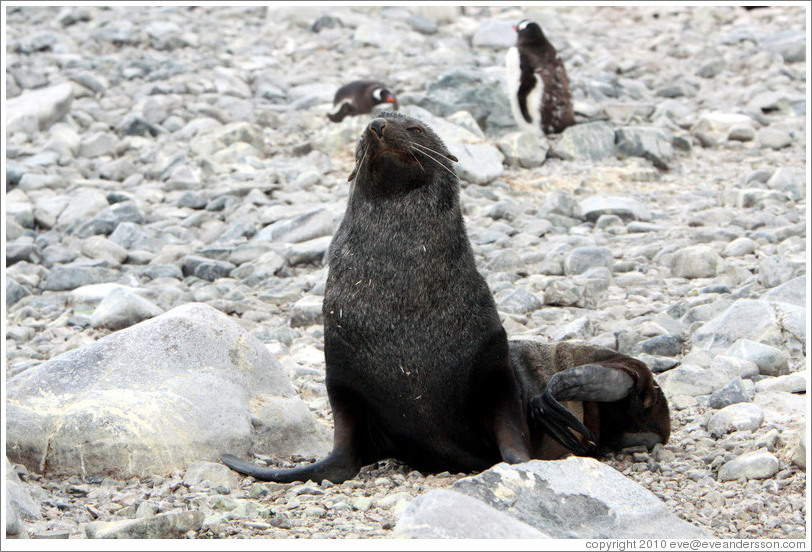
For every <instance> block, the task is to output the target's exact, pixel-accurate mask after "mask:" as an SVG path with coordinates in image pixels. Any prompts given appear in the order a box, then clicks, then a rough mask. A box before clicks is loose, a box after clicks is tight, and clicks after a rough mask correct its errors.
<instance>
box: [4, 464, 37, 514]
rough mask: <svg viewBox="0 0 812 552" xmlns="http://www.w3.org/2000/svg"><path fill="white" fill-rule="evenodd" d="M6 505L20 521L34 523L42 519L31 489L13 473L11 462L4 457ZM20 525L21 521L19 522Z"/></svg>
mask: <svg viewBox="0 0 812 552" xmlns="http://www.w3.org/2000/svg"><path fill="white" fill-rule="evenodd" d="M5 491H6V492H5V495H6V504H7V505H8V506H11V507H12V508H13V509H14V513H15V514H16V515H17V516H18V517H19V518H21V520H28V521H34V520H38V519H42V513H41V511H40V503H39V501H38V500H36V499H35V498H34V497H33V496H32V494H31V489H30V488H29V487H28V485H26V484H25V483H23V482H22V481H21V480H20V477H19V476H18V475H17V473H16V472H15V471H14V468H13V467H12V465H11V462H9V461H8V457H6V485H5ZM20 525H22V521H20Z"/></svg>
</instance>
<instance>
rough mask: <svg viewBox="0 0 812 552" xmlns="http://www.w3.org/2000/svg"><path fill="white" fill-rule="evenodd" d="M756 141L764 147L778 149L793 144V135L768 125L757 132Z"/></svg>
mask: <svg viewBox="0 0 812 552" xmlns="http://www.w3.org/2000/svg"><path fill="white" fill-rule="evenodd" d="M756 141H757V142H758V144H759V146H761V147H762V148H765V149H767V148H768V149H774V150H778V149H781V148H785V147H787V146H789V145H790V144H792V137H791V136H790V135H789V134H787V133H786V132H784V131H783V130H777V129H774V128H770V127H767V128H762V129H761V130H759V131H758V133H756Z"/></svg>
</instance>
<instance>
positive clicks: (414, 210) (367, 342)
mask: <svg viewBox="0 0 812 552" xmlns="http://www.w3.org/2000/svg"><path fill="white" fill-rule="evenodd" d="M453 161H456V158H454V156H453V155H451V154H450V153H449V152H448V150H447V149H446V147H445V145H444V144H443V142H442V140H441V139H440V138H439V137H438V136H437V135H436V134H435V133H434V132H433V131H432V130H431V128H429V127H428V126H426V125H425V124H424V123H422V122H421V121H419V120H416V119H412V118H409V117H406V116H403V115H400V114H397V113H383V114H381V116H379V117H377V118H375V119H373V120H372V121H371V122H370V123H369V125H368V126H367V128H366V130H365V131H364V133H363V135H362V136H361V139H360V141H359V143H358V148H357V150H356V165H355V169H354V170H353V172H352V174H351V175H350V180H351V181H352V188H351V191H350V195H349V198H348V202H347V210H346V213H345V216H344V219H343V220H342V222H341V225H340V227H339V229H338V231H337V232H336V234H335V236H334V237H333V241H332V243H331V245H330V250H329V272H328V276H327V284H326V290H325V297H324V304H323V312H324V355H325V360H326V386H327V394H328V397H329V399H330V405H331V407H332V410H333V419H334V424H335V431H334V442H333V450H332V452H331V453H330V454H329V455H328V456H327V457H325V458H324V459H322V460H319V461H318V462H315V463H313V464H308V465H303V466H299V467H296V468H292V469H274V468H264V467H260V466H258V465H256V464H253V463H249V462H245V461H243V460H240V459H239V458H237V457H235V456H232V455H224V456H223V458H222V460H223V462H224V463H225V464H226V465H228V466H230V467H231V468H233V469H234V470H236V471H238V472H241V473H244V474H247V475H252V476H254V477H255V478H257V479H261V480H268V481H277V482H291V481H306V480H308V479H310V480H313V481H317V482H320V481H322V480H324V479H328V480H330V481H332V482H334V483H339V482H341V481H344V480H346V479H349V478H351V477H353V476H355V475H356V474H357V473H358V471H359V470H360V468H361V467H362V466H364V465H367V464H370V463H372V462H375V461H378V460H382V459H385V458H397V459H399V460H402V461H404V462H406V463H407V464H409V465H410V466H411V467H412V468H415V469H418V470H421V471H425V472H439V471H449V472H471V471H481V470H484V469H487V468H489V467H491V466H492V465H494V464H496V463H498V462H501V461H506V462H510V463H518V462H524V461H527V460H529V459H530V458H541V459H552V458H557V457H560V456H562V455H564V454H566V453H567V452H568V450H567V449H569V450H572V451H574V452H576V453H577V454H595V453H597V452H598V451H599V450H600V448H601V447H610V448H621V447H627V446H632V445H645V446H648V447H651V446H653V445H655V444H656V443H665V442H666V441H667V440H668V437H669V434H670V420H669V412H668V406H667V403H666V400H665V397H664V396H663V393H662V391H661V390H660V389H659V387H657V385H656V383H654V380H653V378H652V376H651V373H650V371H649V370H648V368H647V367H646V365H645V364H643V363H642V362H640V361H638V360H635V359H633V358H630V357H628V356H625V355H622V354H620V353H618V352H616V351H613V350H610V349H603V348H600V347H593V346H589V345H585V344H573V343H544V342H541V341H537V340H514V341H508V339H507V336H506V334H505V330H504V329H503V327H502V324H501V322H500V319H499V314H498V312H497V310H496V304H495V302H494V300H493V296H492V295H491V292H490V289H489V288H488V285H487V283H486V282H485V280H484V278H483V277H482V276H481V275H480V273H479V272H478V271H477V269H476V265H475V262H474V254H473V251H472V249H471V245H470V242H469V240H468V236H467V232H466V229H465V224H464V222H463V217H462V212H461V210H460V203H459V181H458V179H457V176H456V174H455V172H454V168H453V165H452V162H453ZM559 401H575V402H574V403H573V404H574V405H575V406H576V407H578V408H577V409H576V410H579V411H581V413H582V415H581V416H579V417H576V416H575V415H573V414H572V412H571V411H570V410H568V409H566V408H564V407H563V406H562V405H561V404H560V403H559ZM581 420H583V423H582V421H581ZM572 430H575V431H576V432H577V433H573V431H572ZM579 434H580V435H579Z"/></svg>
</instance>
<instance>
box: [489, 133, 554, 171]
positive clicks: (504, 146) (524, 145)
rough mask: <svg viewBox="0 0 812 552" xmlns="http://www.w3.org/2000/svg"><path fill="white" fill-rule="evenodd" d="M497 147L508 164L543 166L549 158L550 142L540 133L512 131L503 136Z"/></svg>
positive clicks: (528, 167)
mask: <svg viewBox="0 0 812 552" xmlns="http://www.w3.org/2000/svg"><path fill="white" fill-rule="evenodd" d="M496 147H498V148H499V151H501V152H502V154H503V155H504V156H505V162H506V163H507V164H508V165H512V166H514V167H523V168H526V169H530V168H533V167H540V166H542V165H543V164H544V162H545V161H546V160H547V152H548V151H549V150H550V142H548V141H547V138H545V137H544V136H542V135H540V134H531V133H528V132H511V133H509V134H505V135H504V136H502V137H501V138H500V139H499V141H498V142H496Z"/></svg>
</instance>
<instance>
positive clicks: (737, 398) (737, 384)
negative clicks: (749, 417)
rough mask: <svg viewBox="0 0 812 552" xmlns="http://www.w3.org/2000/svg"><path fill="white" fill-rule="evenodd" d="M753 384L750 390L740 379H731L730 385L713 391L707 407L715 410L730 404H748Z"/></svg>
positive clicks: (751, 383)
mask: <svg viewBox="0 0 812 552" xmlns="http://www.w3.org/2000/svg"><path fill="white" fill-rule="evenodd" d="M752 386H753V382H750V387H751V388H750V389H748V386H747V385H745V383H744V380H742V379H741V378H733V379H732V380H730V383H728V384H727V385H725V386H724V387H722V388H721V389H717V390H716V391H714V392H713V393H712V394H711V396H710V398H709V399H708V406H710V407H711V408H715V409H717V410H718V409H720V408H724V407H726V406H730V405H731V404H738V403H743V402H748V401H750V400H752V398H753V389H752Z"/></svg>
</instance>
